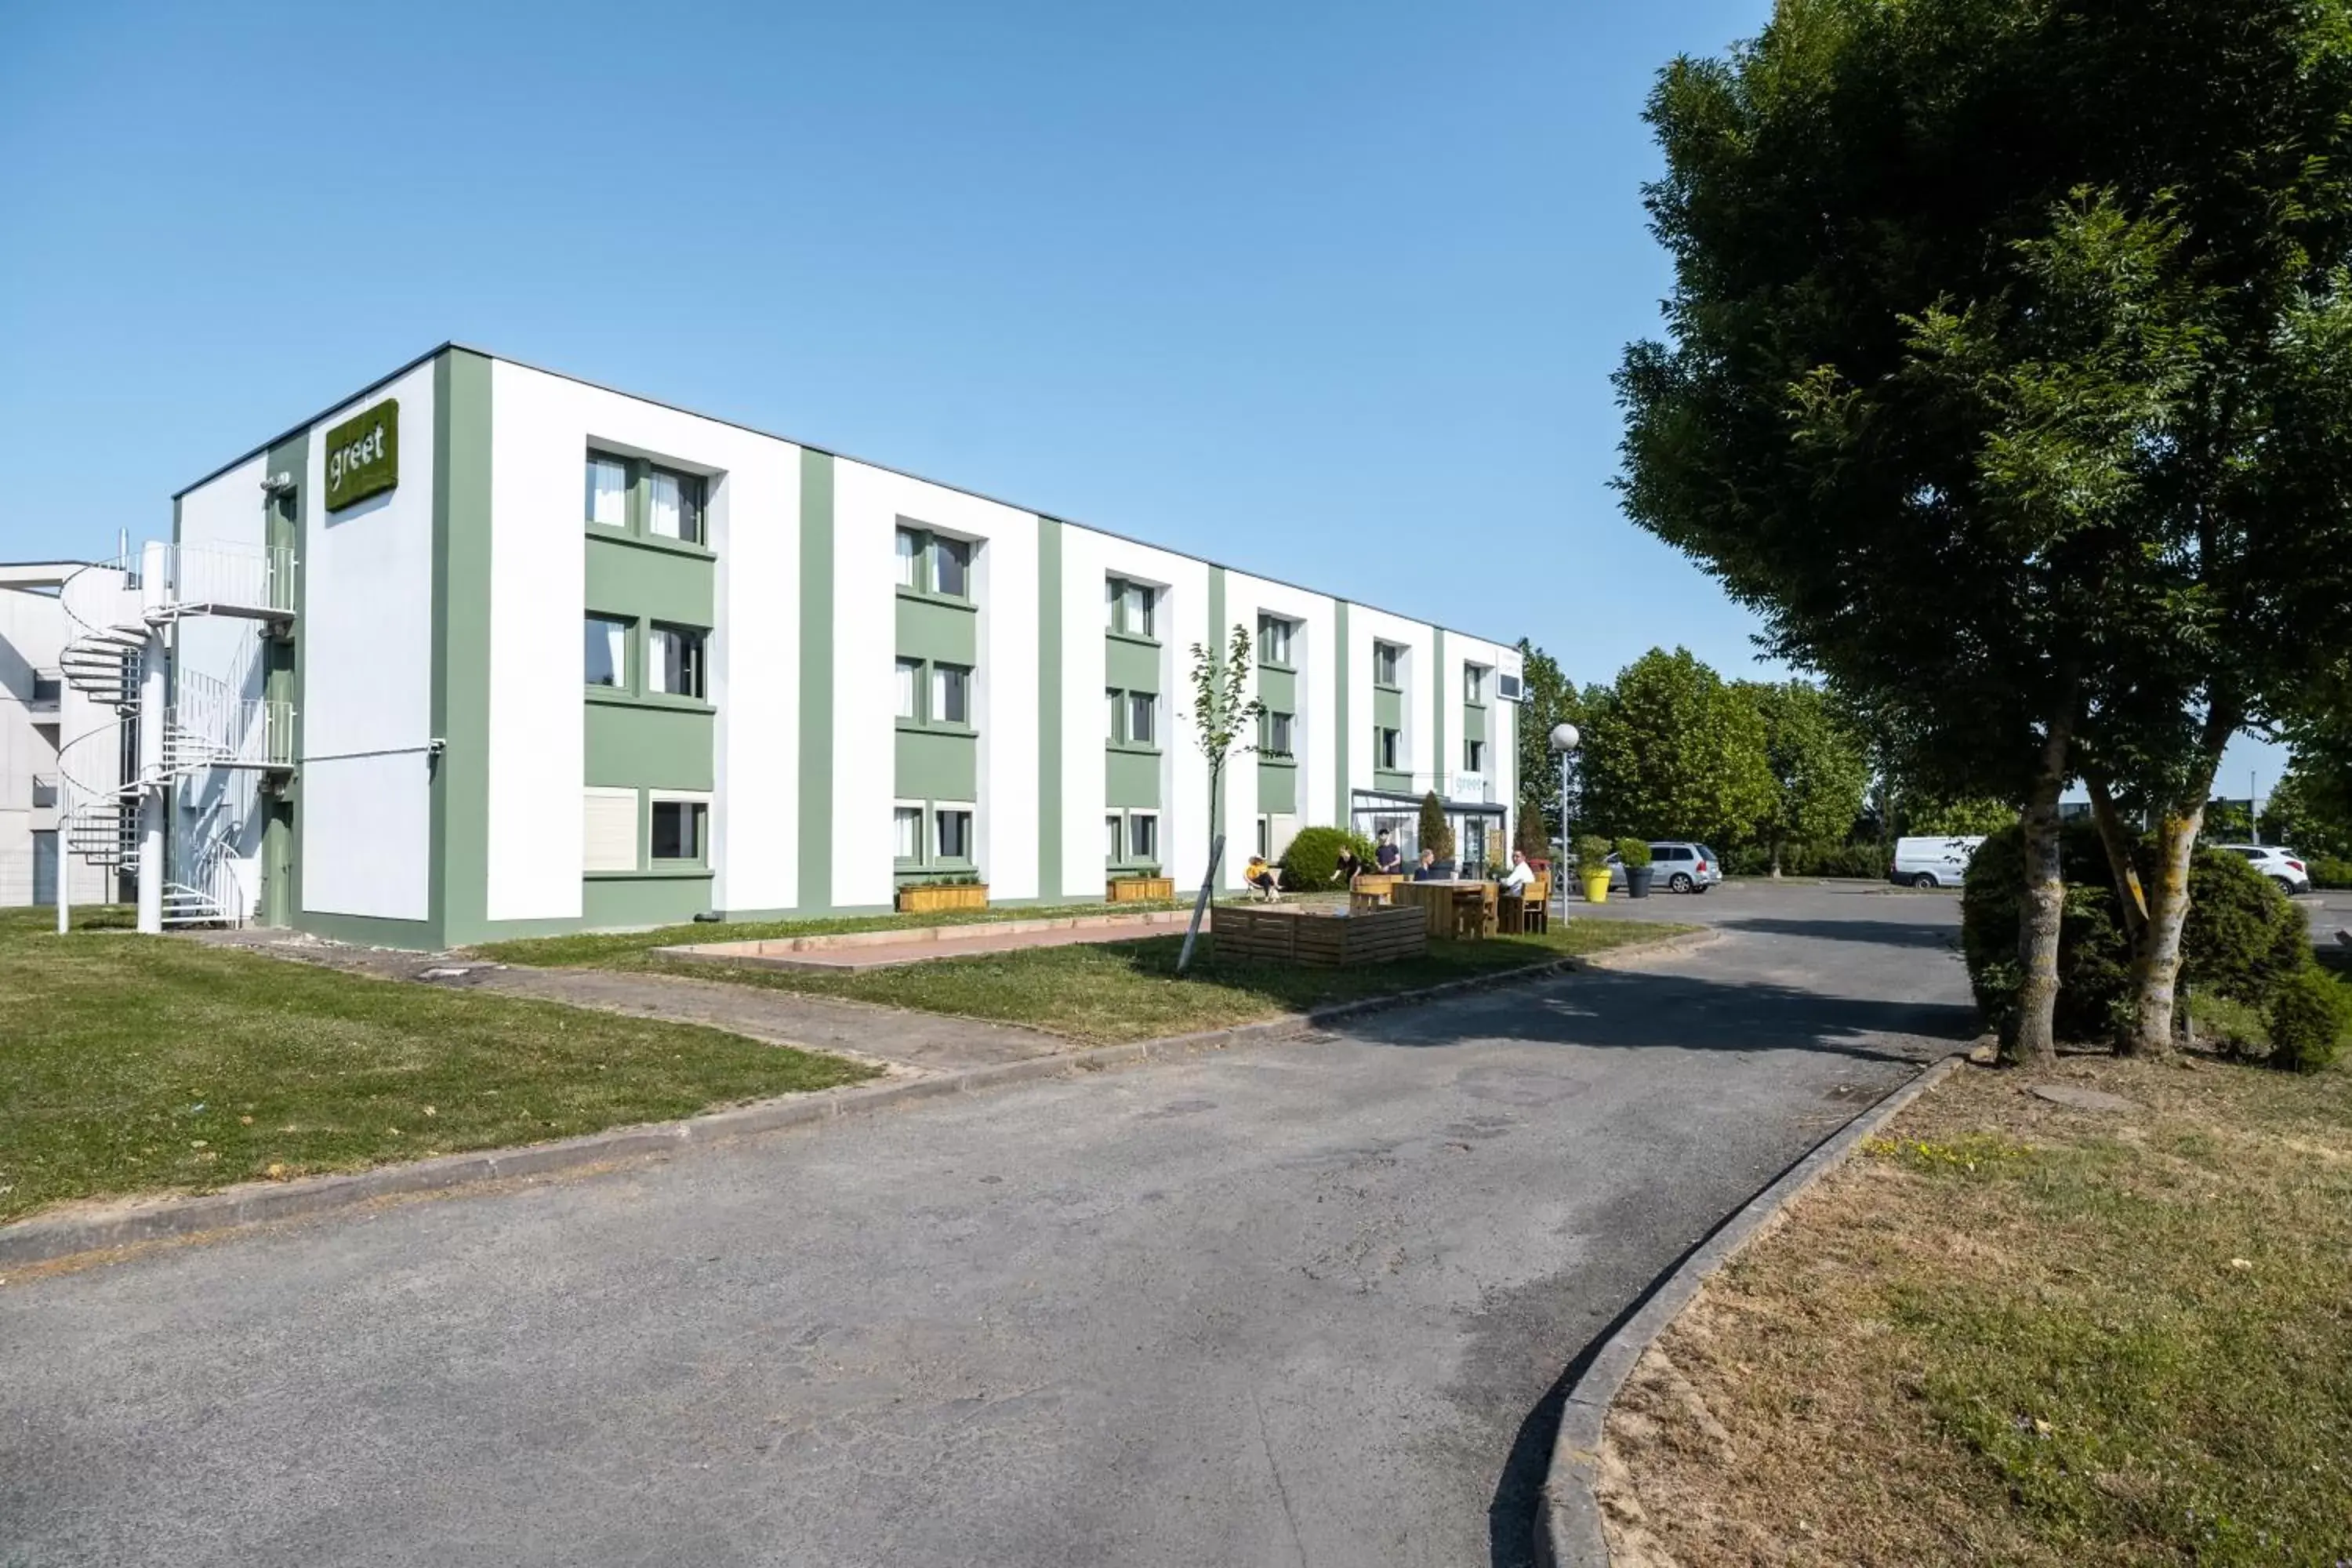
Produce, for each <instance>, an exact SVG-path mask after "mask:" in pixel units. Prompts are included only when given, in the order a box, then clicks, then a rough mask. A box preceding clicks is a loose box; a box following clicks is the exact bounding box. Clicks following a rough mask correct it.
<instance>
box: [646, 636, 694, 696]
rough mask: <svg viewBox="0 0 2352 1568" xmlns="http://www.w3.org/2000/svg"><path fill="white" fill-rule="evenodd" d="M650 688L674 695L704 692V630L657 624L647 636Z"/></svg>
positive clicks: (647, 682) (647, 677) (647, 666)
mask: <svg viewBox="0 0 2352 1568" xmlns="http://www.w3.org/2000/svg"><path fill="white" fill-rule="evenodd" d="M646 690H648V691H661V692H667V693H668V694H669V695H670V696H672V697H696V698H698V697H700V696H701V695H702V634H701V633H700V632H698V631H693V630H690V629H689V628H688V627H685V626H655V627H654V628H653V629H652V631H651V632H650V633H648V634H647V635H646Z"/></svg>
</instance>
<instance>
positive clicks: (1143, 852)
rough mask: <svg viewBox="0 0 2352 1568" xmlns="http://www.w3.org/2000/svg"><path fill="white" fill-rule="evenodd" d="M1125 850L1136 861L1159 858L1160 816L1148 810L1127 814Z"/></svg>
mask: <svg viewBox="0 0 2352 1568" xmlns="http://www.w3.org/2000/svg"><path fill="white" fill-rule="evenodd" d="M1127 852H1128V855H1129V858H1132V859H1133V860H1136V861H1139V862H1140V861H1145V860H1157V859H1159V858H1160V818H1159V816H1158V815H1157V814H1155V813H1152V812H1149V811H1138V812H1131V813H1129V816H1128V818H1127Z"/></svg>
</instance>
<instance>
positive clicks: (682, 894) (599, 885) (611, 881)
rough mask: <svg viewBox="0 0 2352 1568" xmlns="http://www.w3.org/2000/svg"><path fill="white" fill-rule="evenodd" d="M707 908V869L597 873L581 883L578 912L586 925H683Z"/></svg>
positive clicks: (708, 888) (708, 890) (708, 874)
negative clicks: (640, 873)
mask: <svg viewBox="0 0 2352 1568" xmlns="http://www.w3.org/2000/svg"><path fill="white" fill-rule="evenodd" d="M709 909H710V873H709V872H708V871H700V872H694V873H690V874H687V875H679V874H677V873H656V874H653V875H648V876H643V877H630V876H620V875H599V876H594V877H591V878H589V879H587V880H586V881H584V882H583V883H582V884H581V887H580V914H581V919H582V921H583V923H584V924H586V925H589V926H674V925H684V924H685V923H686V922H687V921H690V920H692V919H693V918H694V917H695V916H697V915H698V914H703V913H705V912H707V911H708V910H709Z"/></svg>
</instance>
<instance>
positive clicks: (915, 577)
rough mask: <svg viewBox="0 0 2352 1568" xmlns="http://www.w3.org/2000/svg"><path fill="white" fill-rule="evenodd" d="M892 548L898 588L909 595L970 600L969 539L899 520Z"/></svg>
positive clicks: (970, 546)
mask: <svg viewBox="0 0 2352 1568" xmlns="http://www.w3.org/2000/svg"><path fill="white" fill-rule="evenodd" d="M894 548H895V550H896V552H897V555H898V586H899V587H901V588H904V589H906V590H907V591H908V593H910V594H929V595H936V596H938V597H940V598H942V599H961V600H965V601H967V602H969V601H970V600H971V558H972V543H971V541H970V540H968V539H957V538H953V537H951V536H950V535H948V534H944V533H934V532H932V531H930V530H929V529H927V528H911V527H908V525H907V524H905V523H900V524H899V525H898V538H897V542H896V544H895V546H894Z"/></svg>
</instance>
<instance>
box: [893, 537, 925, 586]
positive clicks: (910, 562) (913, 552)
mask: <svg viewBox="0 0 2352 1568" xmlns="http://www.w3.org/2000/svg"><path fill="white" fill-rule="evenodd" d="M922 585H923V536H922V535H921V534H919V533H917V532H916V531H914V530H913V529H911V528H902V529H900V530H899V531H898V586H900V587H901V588H919V587H921V586H922Z"/></svg>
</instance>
